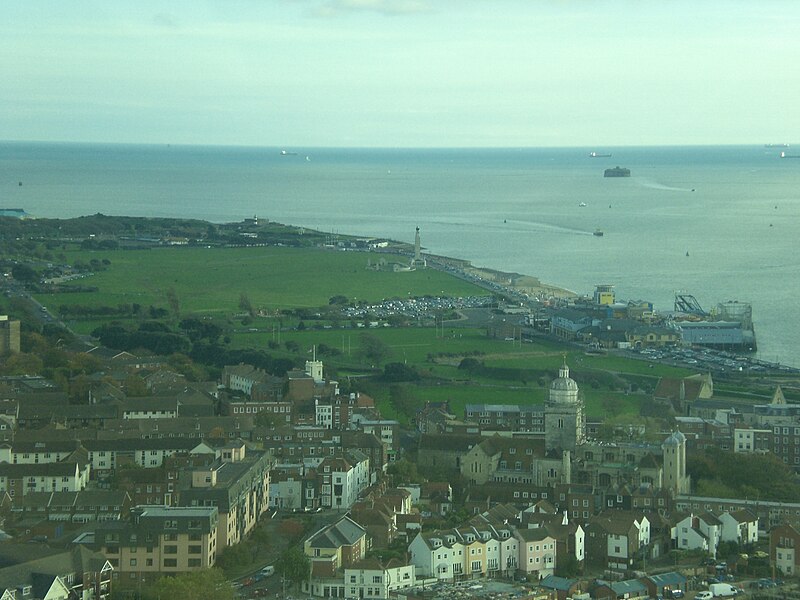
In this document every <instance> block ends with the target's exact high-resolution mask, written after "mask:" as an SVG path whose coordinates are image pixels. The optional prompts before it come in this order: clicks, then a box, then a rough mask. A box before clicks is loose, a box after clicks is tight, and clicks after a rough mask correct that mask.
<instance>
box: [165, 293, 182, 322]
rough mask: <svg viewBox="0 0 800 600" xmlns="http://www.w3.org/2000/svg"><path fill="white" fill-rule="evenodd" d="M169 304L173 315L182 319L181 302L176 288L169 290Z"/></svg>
mask: <svg viewBox="0 0 800 600" xmlns="http://www.w3.org/2000/svg"><path fill="white" fill-rule="evenodd" d="M167 304H169V307H170V309H171V310H172V314H173V315H174V316H175V318H176V319H180V317H181V303H180V300H178V293H177V292H176V291H175V288H169V289H168V290H167Z"/></svg>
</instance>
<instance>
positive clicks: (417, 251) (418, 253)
mask: <svg viewBox="0 0 800 600" xmlns="http://www.w3.org/2000/svg"><path fill="white" fill-rule="evenodd" d="M411 266H412V267H424V266H426V262H425V259H424V258H422V246H421V244H420V241H419V227H417V231H416V234H415V235H414V258H413V259H411Z"/></svg>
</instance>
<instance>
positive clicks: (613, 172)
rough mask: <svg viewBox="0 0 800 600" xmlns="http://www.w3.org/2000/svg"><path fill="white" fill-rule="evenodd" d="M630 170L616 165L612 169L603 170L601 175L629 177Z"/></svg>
mask: <svg viewBox="0 0 800 600" xmlns="http://www.w3.org/2000/svg"><path fill="white" fill-rule="evenodd" d="M630 176H631V170H630V169H626V168H625V167H620V166H616V167H614V168H612V169H606V170H605V171H603V177H630Z"/></svg>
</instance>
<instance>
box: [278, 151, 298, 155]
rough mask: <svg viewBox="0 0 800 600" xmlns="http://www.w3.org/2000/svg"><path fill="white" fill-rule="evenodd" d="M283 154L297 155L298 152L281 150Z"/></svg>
mask: <svg viewBox="0 0 800 600" xmlns="http://www.w3.org/2000/svg"><path fill="white" fill-rule="evenodd" d="M281 156H297V152H287V151H286V150H281Z"/></svg>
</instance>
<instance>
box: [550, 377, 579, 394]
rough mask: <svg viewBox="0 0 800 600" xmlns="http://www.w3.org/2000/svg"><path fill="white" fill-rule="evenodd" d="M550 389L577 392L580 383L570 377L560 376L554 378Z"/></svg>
mask: <svg viewBox="0 0 800 600" xmlns="http://www.w3.org/2000/svg"><path fill="white" fill-rule="evenodd" d="M550 389H551V390H557V391H561V392H577V391H578V384H577V383H575V380H574V379H571V378H570V377H559V378H558V379H554V380H553V383H551V384H550Z"/></svg>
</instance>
